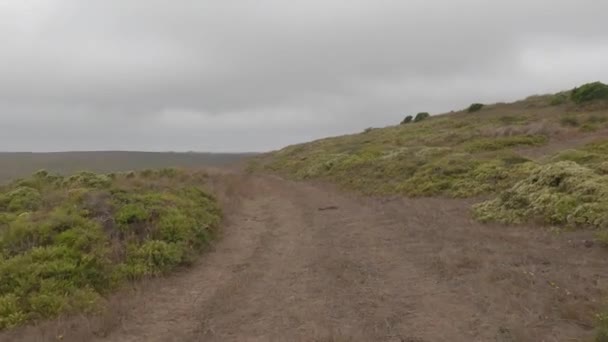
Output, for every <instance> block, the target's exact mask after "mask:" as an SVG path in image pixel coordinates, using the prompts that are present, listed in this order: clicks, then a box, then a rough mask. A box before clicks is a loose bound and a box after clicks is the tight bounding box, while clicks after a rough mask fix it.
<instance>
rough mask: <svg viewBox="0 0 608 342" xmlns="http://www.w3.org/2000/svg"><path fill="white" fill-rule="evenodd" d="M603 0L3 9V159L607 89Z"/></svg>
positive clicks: (286, 134)
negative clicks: (598, 85)
mask: <svg viewBox="0 0 608 342" xmlns="http://www.w3.org/2000/svg"><path fill="white" fill-rule="evenodd" d="M607 10H608V3H606V2H604V1H596V0H581V1H578V2H573V1H565V0H564V1H562V0H557V1H556V0H553V1H550V0H536V1H523V0H515V1H509V2H489V1H483V0H459V1H448V0H432V1H428V0H427V1H422V0H413V1H397V0H374V1H371V0H348V1H347V0H342V1H340V0H324V1H321V0H309V1H295V0H294V1H280V0H274V1H271V0H241V1H235V0H227V1H194V0H183V1H179V2H175V1H169V0H164V1H163V0H146V1H144V0H141V1H138V0H129V1H124V0H105V1H101V0H99V1H97V0H92V1H86V2H85V1H77V0H54V1H52V0H29V1H28V0H5V1H3V2H0V76H1V77H0V146H2V149H5V150H38V151H39V150H65V149H69V150H75V149H76V150H83V149H85V150H86V149H140V150H211V151H227V150H229V151H245V150H258V151H261V150H268V149H274V148H278V147H281V146H283V145H285V144H289V143H294V142H299V141H304V140H308V139H313V138H319V137H322V136H326V135H333V134H341V133H347V132H351V131H357V130H361V129H363V128H365V127H367V126H382V125H387V124H391V123H395V122H397V121H399V119H400V118H401V116H402V115H403V114H405V113H411V112H416V111H422V110H425V111H431V112H442V111H448V110H451V109H458V108H460V107H464V106H466V105H468V104H469V103H471V102H473V101H484V102H491V101H503V100H514V99H517V98H520V97H523V96H527V95H530V94H532V93H540V92H549V91H557V90H562V89H565V88H569V87H571V86H574V85H576V84H579V83H583V82H587V81H594V80H606V79H608V31H606V29H605V27H604V26H605V20H604V14H605V13H606V11H607Z"/></svg>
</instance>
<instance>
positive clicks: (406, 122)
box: [401, 115, 414, 125]
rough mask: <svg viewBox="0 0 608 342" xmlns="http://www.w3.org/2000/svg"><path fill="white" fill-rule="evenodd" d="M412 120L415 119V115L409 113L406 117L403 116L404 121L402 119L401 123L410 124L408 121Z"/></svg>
mask: <svg viewBox="0 0 608 342" xmlns="http://www.w3.org/2000/svg"><path fill="white" fill-rule="evenodd" d="M412 120H414V117H413V116H411V115H408V116H406V117H405V118H403V121H401V124H402V125H405V124H408V123H410V122H412Z"/></svg>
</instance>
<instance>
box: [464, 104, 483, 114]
mask: <svg viewBox="0 0 608 342" xmlns="http://www.w3.org/2000/svg"><path fill="white" fill-rule="evenodd" d="M483 107H484V105H483V104H482V103H473V104H472V105H470V106H469V109H467V111H468V112H469V113H475V112H479V111H480V110H481V109H482V108H483Z"/></svg>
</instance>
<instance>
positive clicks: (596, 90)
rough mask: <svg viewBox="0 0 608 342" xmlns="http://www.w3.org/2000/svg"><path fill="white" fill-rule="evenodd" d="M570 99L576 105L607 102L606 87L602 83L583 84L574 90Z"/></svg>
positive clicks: (607, 92) (607, 90) (607, 86)
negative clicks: (596, 101)
mask: <svg viewBox="0 0 608 342" xmlns="http://www.w3.org/2000/svg"><path fill="white" fill-rule="evenodd" d="M570 98H571V99H572V101H573V102H574V103H578V104H580V103H584V102H589V101H593V100H608V85H606V84H604V83H602V82H593V83H587V84H584V85H582V86H580V87H577V88H574V89H573V90H572V93H571V95H570Z"/></svg>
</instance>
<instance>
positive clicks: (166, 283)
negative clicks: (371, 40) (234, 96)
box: [13, 173, 608, 341]
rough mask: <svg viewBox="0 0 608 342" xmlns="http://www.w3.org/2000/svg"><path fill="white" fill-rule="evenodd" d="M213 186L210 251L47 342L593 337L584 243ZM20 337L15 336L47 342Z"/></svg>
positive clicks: (413, 211)
mask: <svg viewBox="0 0 608 342" xmlns="http://www.w3.org/2000/svg"><path fill="white" fill-rule="evenodd" d="M215 178H216V182H215V183H216V185H217V186H216V188H217V189H216V190H217V192H218V193H220V194H221V196H220V197H221V198H222V202H223V206H224V208H225V211H226V217H227V222H226V224H225V227H224V236H223V237H222V238H221V239H220V240H219V242H218V243H217V244H216V245H215V246H214V247H213V249H212V250H211V251H209V252H208V253H207V255H206V256H205V257H204V258H201V261H200V262H199V263H197V264H195V265H194V266H193V267H192V268H190V269H188V270H187V271H184V272H179V273H178V274H176V275H174V276H171V277H168V278H164V279H157V280H155V281H152V282H151V283H150V284H147V286H143V288H142V289H141V291H138V295H137V296H134V297H132V298H121V299H120V303H121V304H120V308H117V309H116V310H115V312H114V314H113V315H112V317H111V319H106V321H105V322H102V323H98V324H97V325H96V327H95V328H88V330H87V331H82V330H83V329H85V328H83V327H84V326H86V325H85V324H77V325H75V326H77V327H75V328H74V327H73V328H72V330H70V329H64V330H63V331H61V336H60V337H61V339H63V340H64V341H70V340H82V338H85V337H86V338H87V339H93V337H94V338H95V339H97V340H99V341H294V340H296V341H297V340H300V341H310V340H317V341H343V340H344V341H568V340H577V339H576V338H580V337H581V336H582V337H584V336H590V335H592V333H593V332H592V325H593V320H594V317H593V313H594V312H597V310H598V308H599V305H600V304H599V303H598V301H597V300H598V299H599V298H601V297H602V295H603V293H602V291H603V290H602V289H601V287H600V285H601V284H602V283H604V282H605V281H606V273H605V272H603V270H605V269H606V266H607V264H608V261H607V260H606V258H603V257H602V256H601V255H602V253H604V251H603V250H602V249H601V247H596V246H590V245H589V244H585V240H586V239H587V238H588V237H587V236H585V235H584V233H581V232H578V233H568V234H574V235H560V236H558V235H555V234H551V233H547V232H543V231H542V230H539V229H537V228H536V229H532V228H529V227H518V228H517V227H516V228H513V227H509V228H505V227H502V226H499V225H496V226H488V225H482V224H480V223H477V222H475V221H472V220H471V219H470V215H469V214H468V210H469V204H470V203H467V201H466V200H465V201H463V200H449V199H438V198H427V199H403V198H400V199H387V198H382V199H381V198H363V197H358V196H356V195H353V194H343V193H340V192H338V191H335V190H333V189H331V188H328V187H327V186H318V185H311V184H306V183H297V182H292V181H287V180H282V179H279V178H277V177H274V176H257V175H238V174H227V173H223V174H220V175H216V176H215ZM29 329H30V331H29V332H28V333H27V334H23V333H21V334H19V335H18V336H19V337H20V338H23V339H24V340H36V339H38V340H52V339H54V338H55V336H53V335H55V334H58V332H57V331H52V330H49V329H47V330H44V329H42V328H38V330H37V328H29ZM78 330H81V331H78ZM87 334H89V335H88V337H87ZM13 337H14V336H13Z"/></svg>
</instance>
